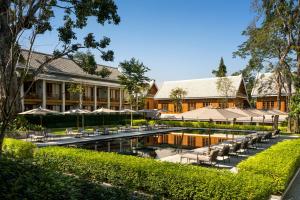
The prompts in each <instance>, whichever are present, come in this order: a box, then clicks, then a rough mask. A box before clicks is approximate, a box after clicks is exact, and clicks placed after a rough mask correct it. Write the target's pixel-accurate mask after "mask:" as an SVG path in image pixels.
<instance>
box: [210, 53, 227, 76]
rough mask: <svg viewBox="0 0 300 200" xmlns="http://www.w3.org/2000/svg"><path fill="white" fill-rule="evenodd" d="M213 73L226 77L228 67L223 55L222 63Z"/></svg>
mask: <svg viewBox="0 0 300 200" xmlns="http://www.w3.org/2000/svg"><path fill="white" fill-rule="evenodd" d="M212 74H214V75H215V76H216V77H225V76H226V74H227V67H226V65H225V64H224V60H223V57H221V60H220V64H219V67H218V69H217V70H213V71H212Z"/></svg>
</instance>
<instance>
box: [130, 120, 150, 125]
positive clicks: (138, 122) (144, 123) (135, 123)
mask: <svg viewBox="0 0 300 200" xmlns="http://www.w3.org/2000/svg"><path fill="white" fill-rule="evenodd" d="M147 124H148V122H147V120H145V119H137V120H133V121H132V125H133V126H142V125H147Z"/></svg>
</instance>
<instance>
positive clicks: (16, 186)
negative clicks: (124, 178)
mask: <svg viewBox="0 0 300 200" xmlns="http://www.w3.org/2000/svg"><path fill="white" fill-rule="evenodd" d="M0 166H1V170H0V188H1V189H0V191H1V192H0V199H6V200H15V199H32V200H40V199H49V200H50V199H53V200H59V199H73V200H76V199H78V200H81V199H85V200H88V199H90V200H92V199H103V200H106V199H111V200H113V199H114V200H118V199H132V198H131V192H130V193H129V191H127V190H123V189H118V188H104V187H101V186H100V185H97V184H95V183H91V182H89V181H86V180H83V179H80V178H76V177H74V176H68V175H65V174H63V173H59V172H54V171H53V170H49V169H47V170H46V169H43V168H40V167H38V166H35V165H32V164H30V163H24V162H22V163H21V162H17V161H13V160H7V159H1V160H0Z"/></svg>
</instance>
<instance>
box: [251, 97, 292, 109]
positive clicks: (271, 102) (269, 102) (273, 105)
mask: <svg viewBox="0 0 300 200" xmlns="http://www.w3.org/2000/svg"><path fill="white" fill-rule="evenodd" d="M280 101H281V102H280V104H281V105H280V111H283V112H286V111H287V100H286V97H281V100H280ZM277 108H278V103H277V97H276V96H273V97H259V98H256V109H259V110H272V109H277Z"/></svg>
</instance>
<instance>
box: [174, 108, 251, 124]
mask: <svg viewBox="0 0 300 200" xmlns="http://www.w3.org/2000/svg"><path fill="white" fill-rule="evenodd" d="M245 116H246V115H243V114H238V113H234V112H231V111H228V110H226V109H218V108H209V107H205V108H200V109H196V110H192V111H189V112H185V113H182V114H179V115H177V117H179V118H182V117H183V118H184V119H196V120H204V121H209V120H214V121H218V120H229V119H234V118H239V117H245Z"/></svg>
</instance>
